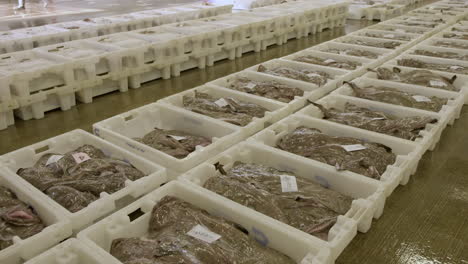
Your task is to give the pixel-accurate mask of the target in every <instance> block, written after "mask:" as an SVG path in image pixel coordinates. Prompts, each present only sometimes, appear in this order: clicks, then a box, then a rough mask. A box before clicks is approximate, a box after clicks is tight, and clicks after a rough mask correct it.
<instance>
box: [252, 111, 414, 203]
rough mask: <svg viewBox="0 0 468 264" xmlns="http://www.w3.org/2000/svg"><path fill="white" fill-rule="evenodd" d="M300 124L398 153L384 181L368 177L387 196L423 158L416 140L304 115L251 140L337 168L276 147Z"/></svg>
mask: <svg viewBox="0 0 468 264" xmlns="http://www.w3.org/2000/svg"><path fill="white" fill-rule="evenodd" d="M300 126H305V127H309V128H316V129H319V130H320V131H322V133H325V134H327V135H332V136H341V137H354V138H358V139H362V140H365V141H369V142H375V143H380V144H383V145H385V146H388V147H390V148H392V151H393V153H395V154H396V155H397V157H396V162H395V164H393V165H389V166H387V170H386V171H385V172H384V173H383V174H382V175H381V178H380V181H379V180H375V179H371V178H368V179H369V180H371V181H374V182H376V183H380V184H381V185H382V187H383V188H384V189H385V195H386V196H389V195H390V194H391V193H392V192H393V191H394V190H395V188H396V187H397V186H398V185H399V184H403V185H404V184H406V183H407V182H408V179H409V177H410V175H411V174H412V173H414V171H415V169H416V168H417V165H418V163H419V160H420V159H421V155H422V154H421V151H420V149H419V146H418V145H417V144H416V143H414V142H407V140H402V139H399V138H395V137H391V136H386V135H382V134H378V133H370V132H368V131H366V130H362V129H358V128H354V127H349V126H345V125H342V124H337V123H332V122H327V121H325V120H320V119H314V118H311V117H307V116H304V115H293V116H290V117H288V118H286V119H284V120H281V121H280V122H278V123H276V124H274V125H272V126H270V127H268V128H266V129H264V130H263V131H261V132H259V133H257V134H256V135H254V136H253V137H251V138H250V139H249V141H252V142H259V143H262V144H264V145H266V146H268V147H269V148H274V149H276V150H278V151H281V152H283V153H285V154H287V155H291V156H292V157H294V158H296V159H299V160H302V161H304V162H305V161H307V162H309V163H312V164H317V165H318V164H320V166H325V167H327V168H330V169H334V168H335V167H334V166H331V165H328V164H326V163H322V162H319V161H315V160H312V159H309V158H306V157H302V156H299V155H295V154H292V153H289V152H286V151H283V150H280V149H278V148H275V147H276V142H277V141H278V140H279V139H280V138H282V137H284V136H285V135H286V134H288V133H290V132H292V131H293V130H294V129H296V128H298V127H300ZM337 173H338V174H339V175H356V176H357V175H359V177H366V176H363V175H360V174H357V173H354V172H351V171H340V172H338V171H337ZM366 178H367V177H366Z"/></svg>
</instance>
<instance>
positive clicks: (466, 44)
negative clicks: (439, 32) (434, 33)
mask: <svg viewBox="0 0 468 264" xmlns="http://www.w3.org/2000/svg"><path fill="white" fill-rule="evenodd" d="M440 43H444V44H445V45H446V46H449V47H450V46H451V45H456V46H457V47H453V49H457V50H464V49H468V41H465V40H459V39H447V38H438V37H432V38H429V39H427V40H425V41H424V42H422V43H421V44H422V45H428V46H434V47H444V46H445V45H440Z"/></svg>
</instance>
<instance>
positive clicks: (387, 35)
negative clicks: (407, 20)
mask: <svg viewBox="0 0 468 264" xmlns="http://www.w3.org/2000/svg"><path fill="white" fill-rule="evenodd" d="M353 35H356V36H362V37H366V38H376V39H384V40H394V39H395V38H402V39H401V40H399V41H415V40H418V39H423V38H424V36H423V35H420V34H412V33H403V32H392V31H384V30H375V29H363V30H359V31H356V32H353ZM396 40H398V39H396Z"/></svg>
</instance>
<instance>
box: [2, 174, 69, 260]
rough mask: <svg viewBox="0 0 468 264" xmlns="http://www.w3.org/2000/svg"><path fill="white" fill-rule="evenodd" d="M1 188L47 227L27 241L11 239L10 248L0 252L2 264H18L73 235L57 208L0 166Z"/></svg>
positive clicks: (65, 219) (67, 222)
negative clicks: (12, 195) (28, 206)
mask: <svg viewBox="0 0 468 264" xmlns="http://www.w3.org/2000/svg"><path fill="white" fill-rule="evenodd" d="M0 186H2V187H6V188H8V189H10V190H11V191H12V192H13V193H15V194H16V196H17V197H18V199H19V200H21V201H23V202H25V203H26V204H28V205H30V206H32V207H33V208H34V210H35V212H36V213H37V214H38V216H39V217H40V218H41V219H42V221H43V222H44V224H45V225H46V227H45V228H44V229H43V230H42V231H41V232H40V233H38V234H36V235H34V236H31V237H29V238H26V239H21V238H19V237H17V236H16V237H14V238H13V243H14V244H13V245H12V246H10V247H7V248H6V249H3V250H1V251H0V262H1V263H2V264H21V263H23V262H24V261H25V260H28V259H30V258H32V257H34V256H36V255H38V254H40V253H42V252H44V251H45V250H47V249H49V248H51V247H53V246H55V245H56V244H58V243H60V241H62V240H64V239H66V238H67V237H69V236H71V235H72V230H71V224H70V222H69V221H68V219H67V218H66V217H65V215H64V214H63V213H62V212H60V210H58V208H57V207H56V206H55V205H54V204H53V203H51V202H50V201H48V200H47V199H44V198H43V197H42V193H41V192H40V191H38V190H36V189H34V188H30V186H27V185H25V184H23V183H22V182H21V181H17V180H16V179H15V178H14V177H12V176H11V175H9V174H8V172H7V171H6V169H5V168H4V167H2V166H0Z"/></svg>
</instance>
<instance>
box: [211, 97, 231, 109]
mask: <svg viewBox="0 0 468 264" xmlns="http://www.w3.org/2000/svg"><path fill="white" fill-rule="evenodd" d="M214 103H215V104H216V105H217V106H219V107H225V106H228V105H229V103H228V102H227V101H226V100H224V98H221V99H219V100H217V101H216V102H214Z"/></svg>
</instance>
